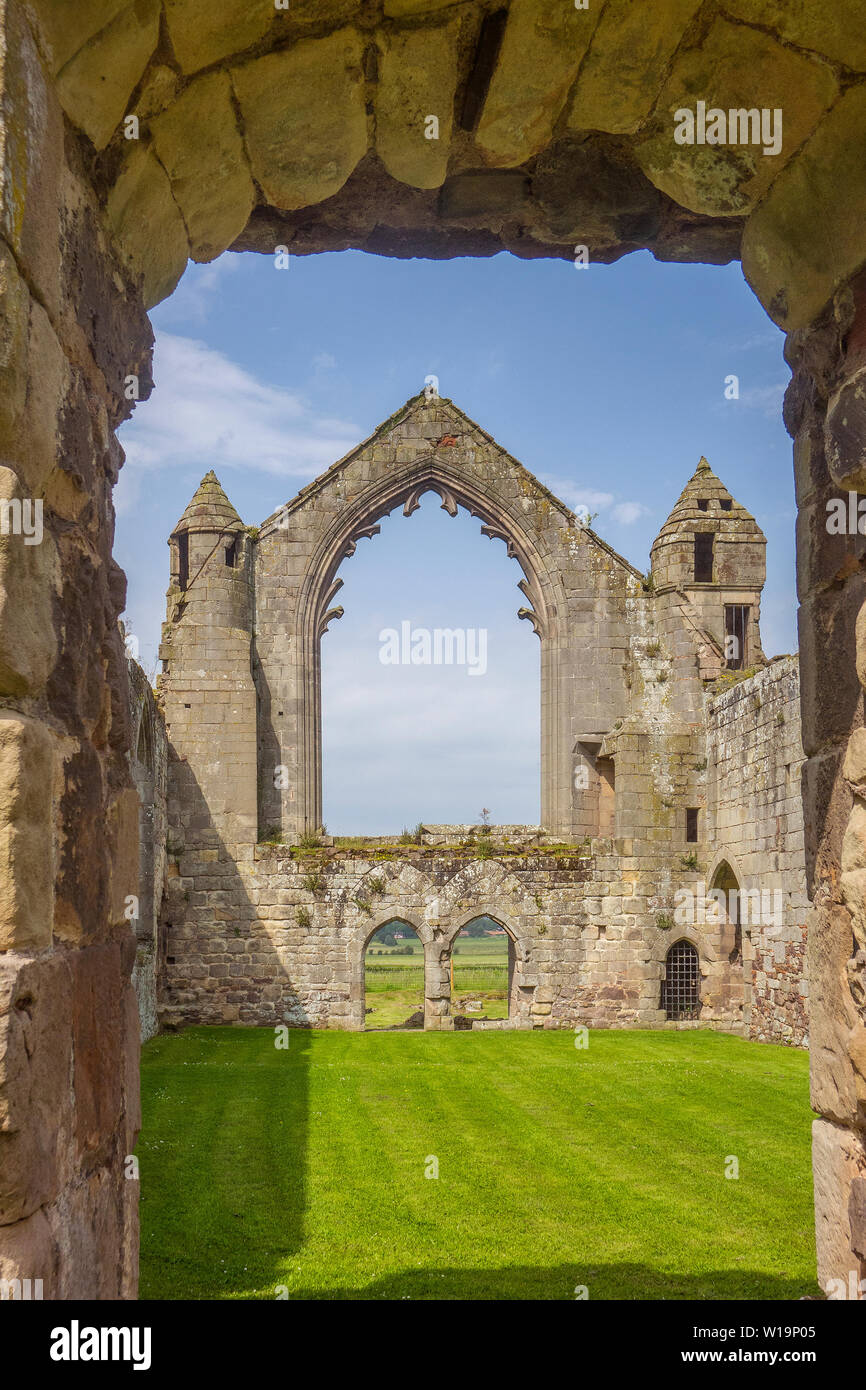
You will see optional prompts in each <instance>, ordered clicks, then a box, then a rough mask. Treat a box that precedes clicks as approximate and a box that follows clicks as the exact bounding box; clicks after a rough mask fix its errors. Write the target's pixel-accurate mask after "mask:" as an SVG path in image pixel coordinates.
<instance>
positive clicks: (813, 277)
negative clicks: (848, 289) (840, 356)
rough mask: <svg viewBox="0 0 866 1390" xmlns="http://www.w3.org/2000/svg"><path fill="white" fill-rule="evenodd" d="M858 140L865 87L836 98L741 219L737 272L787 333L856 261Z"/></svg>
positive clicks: (862, 199) (860, 178) (861, 184)
mask: <svg viewBox="0 0 866 1390" xmlns="http://www.w3.org/2000/svg"><path fill="white" fill-rule="evenodd" d="M864 141H866V88H864V87H862V86H856V87H852V88H849V90H848V91H846V92H845V93H844V94H843V95H842V96H841V97H840V98H839V100H838V101H837V102H836V104H835V106H834V107H833V109H832V111H830V112H829V113H828V114H827V115H826V116H825V117H824V119H823V120H822V121H821V122H820V124H819V125H818V127H817V129H816V130H815V132H814V134H812V135H811V136H810V138H809V139H808V140H807V141H806V143H805V144H804V145H803V147H802V149H800V150H799V151H798V152H797V154H796V156H795V157H794V159H792V160H791V162H790V163H789V164H788V165H787V167H786V168H785V169H783V170H782V172H781V173H780V175H779V177H778V178H777V179H776V180H775V182H774V183H773V186H772V188H771V189H770V190H769V192H768V194H767V196H766V197H765V198H764V199H763V201H762V203H761V204H760V206H759V207H758V208H756V210H755V211H754V213H753V214H752V216H751V217H750V219H749V221H748V222H747V223H746V230H745V232H744V234H743V273H744V274H745V276H746V279H747V280H748V282H749V284H750V285H751V286H752V289H753V290H754V291H755V293H756V295H757V296H758V298H759V299H760V301H761V303H762V304H763V305H764V307H765V308H766V310H767V312H768V314H769V315H770V317H771V318H773V319H774V320H775V322H776V323H778V324H780V325H781V326H782V327H783V328H785V329H787V330H788V331H792V330H794V329H797V328H802V327H804V326H805V325H806V324H808V323H810V322H811V321H812V319H814V318H815V317H816V315H817V314H819V313H820V311H821V310H822V309H823V308H824V306H825V304H826V303H827V302H828V300H829V299H830V298H831V296H832V294H833V292H834V290H836V289H837V288H838V287H839V286H840V285H842V284H843V283H844V282H845V281H846V280H847V279H848V278H849V277H850V276H851V275H852V274H853V272H854V271H855V270H857V268H858V267H859V266H860V265H861V264H862V261H863V244H862V228H863V221H864V218H866V170H864V168H863V163H862V160H860V159H859V158H858V156H857V153H856V152H857V151H858V150H859V149H860V148H861V147H862V145H863V142H864ZM840 189H844V194H843V195H841V196H840V193H839V190H840ZM818 227H820V228H821V232H820V235H819V234H817V233H816V228H818Z"/></svg>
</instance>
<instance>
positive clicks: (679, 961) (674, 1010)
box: [661, 941, 701, 1019]
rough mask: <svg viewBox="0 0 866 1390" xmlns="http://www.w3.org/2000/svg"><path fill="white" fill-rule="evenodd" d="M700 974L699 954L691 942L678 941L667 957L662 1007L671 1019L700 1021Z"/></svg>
mask: <svg viewBox="0 0 866 1390" xmlns="http://www.w3.org/2000/svg"><path fill="white" fill-rule="evenodd" d="M700 983H701V972H700V968H699V966H698V953H697V951H696V950H695V948H694V946H693V945H692V944H691V942H690V941H677V942H675V943H674V945H673V946H671V948H670V950H669V951H668V953H667V956H666V957H665V974H664V979H663V980H662V998H661V1006H662V1008H663V1009H664V1011H665V1013H666V1015H667V1017H668V1018H673V1019H678V1018H697V1016H698V1013H699V1012H700V1007H701V1001H700Z"/></svg>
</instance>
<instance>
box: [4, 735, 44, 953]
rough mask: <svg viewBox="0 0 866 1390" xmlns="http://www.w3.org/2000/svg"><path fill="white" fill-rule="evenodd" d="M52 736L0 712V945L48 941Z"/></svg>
mask: <svg viewBox="0 0 866 1390" xmlns="http://www.w3.org/2000/svg"><path fill="white" fill-rule="evenodd" d="M53 796H54V742H53V738H52V735H51V733H50V731H49V730H48V729H47V728H46V726H45V725H44V724H40V723H39V722H38V721H37V720H35V719H28V718H26V717H24V716H19V715H14V714H11V713H8V712H6V713H3V714H0V884H2V891H0V950H9V949H11V948H14V949H16V950H28V949H29V950H40V949H44V948H45V947H47V946H49V945H50V944H51V930H52V915H53V901H54V856H53V841H54V818H53Z"/></svg>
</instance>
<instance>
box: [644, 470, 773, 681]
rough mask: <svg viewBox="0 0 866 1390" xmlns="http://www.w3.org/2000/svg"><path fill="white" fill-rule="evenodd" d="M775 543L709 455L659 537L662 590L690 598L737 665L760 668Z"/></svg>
mask: <svg viewBox="0 0 866 1390" xmlns="http://www.w3.org/2000/svg"><path fill="white" fill-rule="evenodd" d="M766 547H767V542H766V538H765V536H764V533H763V532H762V530H761V528H760V527H759V525H758V523H757V522H756V521H755V518H754V517H753V516H752V515H751V514H750V513H749V512H747V511H746V509H745V507H743V506H741V505H740V503H739V502H737V501H736V500H735V499H734V498H733V497H732V496H731V494H730V492H729V491H728V489H727V488H726V487H725V485H724V483H723V482H721V480H720V479H719V478H717V477H716V475H715V473H714V472H713V470H712V469H711V468H710V465H709V464H708V463H707V460H706V459H705V458H702V459H701V461H700V463H699V464H698V466H697V468H696V469H695V471H694V473H693V474H692V477H691V478H690V479H689V481H688V483H687V484H686V486H685V487H684V488H683V491H682V493H681V494H680V497H679V500H678V501H677V504H676V506H675V507H674V509H673V511H672V512H671V514H670V516H669V517H668V519H667V521H666V522H665V524H664V526H663V527H662V528H661V530H660V532H659V534H658V536H657V537H656V539H655V541H654V542H653V547H652V551H651V558H652V579H653V588H654V591H655V593H656V595H658V596H660V597H662V598H663V597H664V596H665V595H672V596H679V597H680V598H683V597H685V598H686V599H687V601H688V602H689V604H690V605H691V607H692V609H693V610H694V611H695V613H696V615H697V617H698V619H699V621H700V624H701V626H702V627H703V628H704V629H705V631H706V632H708V633H709V634H710V636H711V637H712V638H713V639H714V641H715V642H716V643H717V645H718V647H719V649H720V650H721V651H722V652H723V653H724V664H725V665H726V666H727V667H728V668H729V669H734V670H738V669H743V668H744V667H747V666H760V665H763V664H764V662H765V657H764V654H763V651H762V650H761V637H760V627H759V619H760V608H761V591H762V589H763V587H764V580H765V578H766V572H767V571H766V559H765V552H766Z"/></svg>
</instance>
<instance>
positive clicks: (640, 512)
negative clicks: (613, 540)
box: [611, 502, 649, 526]
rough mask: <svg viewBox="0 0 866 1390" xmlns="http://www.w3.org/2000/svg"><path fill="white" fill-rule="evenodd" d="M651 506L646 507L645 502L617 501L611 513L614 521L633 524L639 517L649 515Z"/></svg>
mask: <svg viewBox="0 0 866 1390" xmlns="http://www.w3.org/2000/svg"><path fill="white" fill-rule="evenodd" d="M648 514H649V507H645V506H644V504H643V502H617V504H616V506H615V507H614V509H613V512H612V513H611V515H612V516H613V519H614V521H618V522H620V523H621V525H623V526H631V525H633V523H634V522H635V521H637V520H638V518H639V517H642V516H647V515H648Z"/></svg>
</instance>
